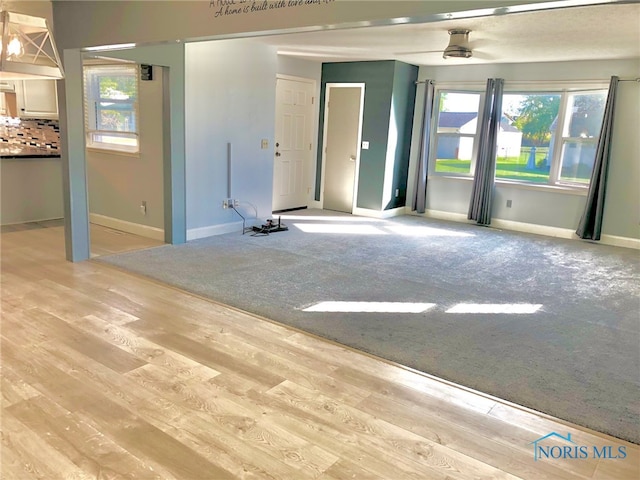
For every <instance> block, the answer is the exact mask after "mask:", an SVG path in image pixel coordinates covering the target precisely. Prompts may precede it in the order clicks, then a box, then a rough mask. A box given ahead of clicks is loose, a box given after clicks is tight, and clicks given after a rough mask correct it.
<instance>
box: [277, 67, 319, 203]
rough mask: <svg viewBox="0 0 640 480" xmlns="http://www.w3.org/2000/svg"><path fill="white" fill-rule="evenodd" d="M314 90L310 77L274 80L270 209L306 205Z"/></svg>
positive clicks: (310, 159)
mask: <svg viewBox="0 0 640 480" xmlns="http://www.w3.org/2000/svg"><path fill="white" fill-rule="evenodd" d="M314 90H315V83H314V82H313V80H309V81H303V80H300V81H298V80H290V79H284V78H278V80H277V84H276V138H275V140H276V143H275V152H274V154H275V160H274V172H273V207H272V209H273V211H278V210H288V209H294V208H300V207H306V206H307V200H308V196H309V191H310V185H309V180H308V175H309V173H308V172H309V166H310V165H311V161H312V158H313V152H312V150H311V148H312V143H313V142H312V140H311V133H312V132H311V129H312V119H313V94H314Z"/></svg>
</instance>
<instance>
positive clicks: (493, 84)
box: [467, 78, 504, 225]
mask: <svg viewBox="0 0 640 480" xmlns="http://www.w3.org/2000/svg"><path fill="white" fill-rule="evenodd" d="M503 89H504V80H503V79H502V78H490V79H488V80H487V89H486V92H485V99H484V105H483V108H482V112H481V116H480V118H479V119H478V129H479V134H478V150H477V151H478V154H477V158H476V171H475V175H474V177H473V189H472V191H471V201H470V203H469V213H468V215H467V218H468V219H469V220H475V221H476V222H477V223H478V224H479V225H489V224H490V223H491V205H492V199H493V188H494V184H495V176H496V149H497V144H498V132H499V130H500V120H501V118H502V91H503Z"/></svg>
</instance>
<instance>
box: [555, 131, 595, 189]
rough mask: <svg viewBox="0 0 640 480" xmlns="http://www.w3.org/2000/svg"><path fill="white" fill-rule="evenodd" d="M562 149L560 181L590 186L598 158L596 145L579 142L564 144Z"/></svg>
mask: <svg viewBox="0 0 640 480" xmlns="http://www.w3.org/2000/svg"><path fill="white" fill-rule="evenodd" d="M562 147H563V148H562V168H561V170H560V180H563V181H565V182H578V183H584V184H587V185H588V184H589V181H590V180H591V171H592V170H593V164H594V160H595V158H596V144H595V143H594V142H593V141H591V142H582V141H580V140H577V141H567V142H564V144H563V146H562Z"/></svg>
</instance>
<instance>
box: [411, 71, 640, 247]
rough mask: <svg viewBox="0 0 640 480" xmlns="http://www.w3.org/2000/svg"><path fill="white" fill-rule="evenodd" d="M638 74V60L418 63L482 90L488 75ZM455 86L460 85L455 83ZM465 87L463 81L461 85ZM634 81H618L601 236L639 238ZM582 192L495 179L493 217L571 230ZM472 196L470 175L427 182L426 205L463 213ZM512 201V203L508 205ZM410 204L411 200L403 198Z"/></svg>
mask: <svg viewBox="0 0 640 480" xmlns="http://www.w3.org/2000/svg"><path fill="white" fill-rule="evenodd" d="M639 74H640V61H639V60H638V59H634V60H616V61H594V62H565V63H562V64H560V63H540V64H517V65H469V66H451V67H449V66H447V67H429V68H428V67H421V68H420V72H419V80H424V79H427V78H428V79H433V80H435V81H436V84H438V83H440V84H443V83H446V84H449V85H455V84H456V82H459V81H460V79H464V81H465V82H467V85H468V82H473V81H477V82H478V83H479V84H480V85H481V87H480V89H481V90H484V86H483V85H484V82H486V79H487V78H491V77H501V78H504V79H505V89H507V88H508V85H509V81H512V82H517V81H520V82H523V81H526V82H530V81H541V82H545V81H546V82H556V84H557V82H558V81H565V80H567V81H570V80H575V81H585V80H604V81H605V83H607V84H608V80H609V78H610V76H611V75H619V76H620V77H621V78H635V77H638V76H639ZM458 85H460V84H459V83H458ZM462 85H464V83H463V84H462ZM639 95H640V94H639V92H638V84H637V83H635V82H622V83H620V88H619V90H618V99H617V111H616V117H615V126H614V136H613V148H612V151H611V165H610V171H609V188H608V193H607V198H606V205H605V217H604V222H603V234H606V235H616V236H621V237H628V238H635V239H638V238H640V227H639V222H640V189H639V188H638V185H640V162H639V161H638V152H639V151H640V146H639V143H638V142H639V141H638V134H637V126H638V125H640V109H638V105H640V101H639V100H640V98H639ZM423 101H424V88H423V87H420V88H418V91H417V96H416V119H415V122H414V127H413V132H414V136H413V140H412V148H411V163H410V169H409V172H410V173H409V179H410V180H409V185H408V189H409V194H408V199H411V198H412V196H413V195H414V191H415V186H414V178H415V171H416V163H417V158H418V155H419V142H418V138H419V131H420V128H421V125H422V103H423ZM585 194H586V192H583V193H582V194H576V192H566V193H565V192H562V191H561V190H559V189H556V188H553V187H547V188H535V189H534V188H531V187H530V186H518V185H509V184H506V183H500V182H498V183H497V185H496V190H495V201H494V207H493V211H492V217H493V218H494V219H499V220H510V221H515V222H523V223H529V224H534V225H540V226H550V227H558V228H565V229H571V230H575V228H576V227H577V224H578V221H579V219H580V216H581V214H582V211H583V209H584V204H585ZM470 195H471V182H470V181H469V180H468V179H451V178H445V177H442V176H435V175H430V176H429V179H428V184H427V209H428V210H436V211H441V212H447V213H454V214H464V215H466V213H467V209H468V205H469V199H470ZM506 200H512V207H511V208H507V207H506ZM407 204H408V205H410V204H411V202H410V200H408V201H407Z"/></svg>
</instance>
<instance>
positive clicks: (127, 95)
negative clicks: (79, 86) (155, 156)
mask: <svg viewBox="0 0 640 480" xmlns="http://www.w3.org/2000/svg"><path fill="white" fill-rule="evenodd" d="M139 78H140V76H139V71H138V66H137V65H90V66H85V67H84V99H85V128H86V133H87V146H88V147H93V148H102V149H108V150H117V151H124V152H132V153H135V152H138V149H139V142H138V79H139Z"/></svg>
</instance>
